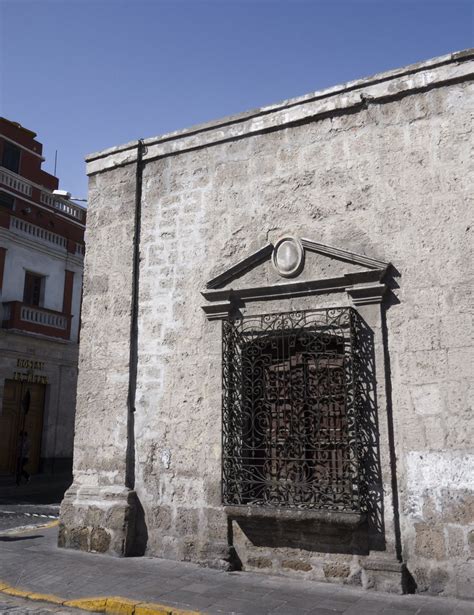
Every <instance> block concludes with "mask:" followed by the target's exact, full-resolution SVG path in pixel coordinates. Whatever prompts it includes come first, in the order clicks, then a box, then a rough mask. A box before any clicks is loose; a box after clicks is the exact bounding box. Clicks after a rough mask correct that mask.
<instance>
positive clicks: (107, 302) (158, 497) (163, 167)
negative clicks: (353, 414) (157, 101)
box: [63, 56, 474, 597]
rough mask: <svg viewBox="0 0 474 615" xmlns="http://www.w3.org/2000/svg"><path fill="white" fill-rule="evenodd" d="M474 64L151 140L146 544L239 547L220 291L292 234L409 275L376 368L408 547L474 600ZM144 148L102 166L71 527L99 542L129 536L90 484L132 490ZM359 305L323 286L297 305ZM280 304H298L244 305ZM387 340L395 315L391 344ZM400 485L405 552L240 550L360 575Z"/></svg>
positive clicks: (93, 192) (146, 203)
mask: <svg viewBox="0 0 474 615" xmlns="http://www.w3.org/2000/svg"><path fill="white" fill-rule="evenodd" d="M445 64H448V66H446V65H445ZM471 64H472V63H471V62H470V61H469V58H468V57H467V56H466V57H463V56H459V57H454V58H448V59H445V60H443V61H441V60H440V61H439V66H438V67H433V66H432V65H431V64H430V63H428V64H427V65H426V66H424V67H416V68H414V69H413V70H411V71H410V70H407V71H406V72H405V73H403V71H398V72H397V71H395V73H393V74H392V75H389V76H385V77H383V78H382V77H381V78H380V79H377V78H374V80H372V81H370V82H363V83H362V84H359V85H358V86H355V85H354V86H352V87H351V88H347V89H343V91H342V93H340V92H339V93H338V92H337V88H335V89H334V90H335V91H336V92H335V93H334V95H332V94H331V93H328V94H325V95H324V96H323V95H321V100H320V99H318V96H317V95H314V96H313V97H310V96H308V97H304V98H303V99H301V100H300V101H299V102H298V101H295V102H294V104H293V105H292V104H291V103H288V104H286V106H285V105H283V109H282V107H278V106H275V109H271V108H270V109H268V110H265V113H262V114H261V116H258V117H256V118H252V117H251V118H250V119H249V117H248V116H245V115H244V116H242V117H241V118H234V119H232V121H229V122H228V123H227V124H226V123H225V122H222V123H216V125H214V126H213V125H211V126H208V127H205V128H206V130H204V131H202V130H200V129H199V128H198V129H196V132H193V131H188V132H186V133H183V134H179V133H178V134H176V135H170V136H168V137H167V138H163V139H161V140H160V139H158V140H156V141H153V140H150V142H149V143H148V148H147V151H146V154H145V166H144V171H143V195H142V219H141V244H140V268H139V274H140V280H139V318H138V373H137V390H136V403H135V406H136V412H135V416H134V426H133V433H134V451H135V454H134V475H135V484H134V486H135V490H136V493H137V495H138V498H139V500H140V502H141V504H142V506H143V509H144V518H145V522H146V526H147V532H148V546H147V552H148V553H150V554H152V555H158V556H162V557H171V558H176V559H191V560H195V561H203V562H206V563H207V564H213V563H215V562H216V561H217V560H218V559H219V558H220V557H221V558H222V557H224V555H223V554H224V553H225V549H226V547H227V543H228V526H227V520H226V517H225V514H224V512H223V509H222V505H221V501H220V458H221V424H220V416H221V415H220V413H221V333H220V323H219V322H216V321H211V322H210V321H208V320H207V319H206V318H205V315H204V313H203V312H202V310H201V307H200V306H201V305H202V304H203V303H204V300H203V298H202V296H201V295H200V291H201V290H202V289H203V288H204V285H205V283H206V281H207V280H209V279H210V278H212V277H214V276H215V275H216V274H218V273H219V272H221V271H223V270H225V269H226V268H227V267H229V266H231V265H232V264H234V263H235V262H236V261H238V260H239V259H241V258H244V257H245V256H247V255H249V254H250V253H252V252H253V251H255V250H256V249H258V248H260V247H261V246H263V245H265V244H266V243H267V242H268V241H272V240H275V239H276V238H277V237H278V236H280V235H282V234H285V233H291V234H294V235H297V236H303V237H309V238H311V239H314V240H316V241H319V242H321V243H324V244H329V245H333V246H338V247H341V248H344V249H346V250H351V251H354V252H356V253H359V254H365V255H367V256H370V257H374V258H378V259H381V260H384V261H390V262H391V263H393V265H394V267H395V269H396V272H395V276H394V278H393V284H392V286H393V288H392V293H391V295H390V298H389V299H388V303H387V304H386V307H385V308H384V311H383V313H384V319H385V321H386V326H385V328H386V338H387V345H386V347H385V348H383V347H382V345H381V344H380V343H379V342H377V344H378V347H377V350H376V353H377V365H376V369H377V379H378V390H379V395H378V405H379V421H380V429H381V433H382V435H383V438H384V439H385V440H386V441H388V439H389V431H390V430H389V426H390V425H392V426H393V435H394V446H395V450H394V451H392V452H393V459H392V465H393V466H395V464H396V467H392V468H390V460H389V457H390V456H389V451H388V450H382V451H381V453H382V457H383V460H382V465H383V466H384V468H383V471H384V473H385V474H386V475H387V476H388V475H389V474H390V471H393V470H396V482H397V488H398V498H397V497H396V498H395V500H396V501H395V517H396V516H397V514H398V516H399V520H400V525H401V547H402V555H403V560H404V562H406V564H407V567H408V569H409V571H410V573H411V574H412V575H413V577H414V580H415V582H416V584H417V587H418V590H419V591H430V592H432V593H445V594H455V595H458V596H462V597H468V596H472V587H473V586H474V584H473V583H472V578H473V577H472V575H473V570H472V559H469V558H470V557H472V554H471V555H470V549H472V546H473V536H474V534H473V532H474V496H473V485H472V473H469V471H468V468H469V467H470V464H472V461H471V456H472V453H473V450H472V442H473V439H472V419H471V415H470V409H469V405H468V404H469V401H468V388H469V380H470V367H471V364H470V359H469V356H471V355H469V352H470V351H472V337H471V335H470V333H472V330H471V328H470V327H471V321H470V320H469V311H470V306H471V298H470V295H469V292H468V288H469V280H470V278H471V275H472V269H471V267H472V265H471V260H470V257H471V256H472V239H471V237H470V222H469V198H470V194H472V190H471V188H472V185H471V177H472V167H471V166H470V153H471V142H472V122H471V119H472V118H471V115H472V110H473V86H472V84H471V83H470V82H469V80H468V78H467V77H466V75H467V74H468V73H469V70H470V71H471V73H472V67H471V68H470V69H469V67H470V66H471ZM357 88H358V89H357ZM354 90H355V91H354ZM318 105H319V106H318ZM291 122H294V123H291ZM237 137H238V138H237ZM168 154H173V155H168ZM135 155H136V144H131V145H130V146H128V147H125V148H118V149H117V150H111V151H110V152H108V153H105V154H104V155H103V157H102V158H101V157H93V158H92V159H91V161H90V163H89V172H90V173H91V174H92V177H91V184H90V201H89V203H90V209H89V250H88V254H87V266H86V270H87V275H86V285H85V297H84V329H83V340H85V341H83V345H82V349H81V366H82V367H81V379H80V392H79V404H78V423H77V437H76V441H75V456H76V460H75V486H74V489H73V491H71V496H70V498H69V500H67V502H66V504H65V505H64V508H63V523H64V528H65V532H66V533H67V532H71V536H73V534H72V532H74V531H75V528H76V529H77V528H81V529H80V532H85V533H82V534H79V535H78V537H77V539H76V538H74V539H73V538H70V539H67V538H66V539H65V542H66V543H67V542H68V540H69V543H68V544H69V545H70V546H78V545H79V546H80V548H92V547H91V545H92V542H91V541H92V538H91V536H92V534H90V532H91V531H96V530H95V529H94V528H95V525H98V526H100V527H101V528H105V530H106V533H107V532H109V533H110V534H111V536H112V542H113V541H114V540H115V538H114V537H117V536H119V532H120V530H119V528H118V525H117V524H115V525H114V523H112V522H111V521H110V511H109V509H108V508H107V506H106V505H105V504H104V503H102V504H100V503H99V504H97V501H100V497H99V496H97V497H98V500H97V499H96V500H94V502H95V503H94V506H97V507H98V508H99V509H100V510H101V511H102V512H101V513H100V514H99V513H98V512H97V514H96V515H95V516H92V513H91V510H92V509H91V505H90V504H88V503H87V502H88V500H87V498H86V496H81V489H82V490H83V492H84V493H86V491H87V490H88V489H89V491H87V493H88V494H90V493H94V494H98V493H99V491H98V490H96V491H93V490H92V487H94V486H97V485H98V486H100V485H102V486H103V487H104V488H107V489H112V487H113V488H114V489H116V490H118V489H119V487H120V485H122V486H123V485H124V484H125V483H126V481H125V479H124V477H125V474H126V471H125V470H126V466H127V460H126V457H127V450H126V444H125V443H126V441H127V433H128V441H130V421H129V420H128V419H127V392H128V388H127V387H128V382H129V373H128V368H129V359H130V354H129V340H130V315H131V289H132V284H131V279H132V238H133V231H132V229H133V222H134V217H133V214H134V196H135V164H133V163H134V161H135ZM104 156H105V158H104ZM121 165H123V166H121ZM112 238H113V240H112ZM322 269H324V266H322ZM305 275H307V272H305V271H303V272H302V273H301V274H300V278H299V279H305ZM252 276H254V277H252ZM248 280H249V285H252V283H254V282H255V281H258V283H260V284H272V283H275V273H274V272H273V271H272V270H271V268H269V267H265V266H263V267H260V268H258V269H256V270H255V272H253V273H251V274H250V277H249V278H248ZM244 281H245V280H244ZM346 301H347V298H344V299H341V297H337V296H329V295H328V296H324V295H322V296H320V297H317V298H314V301H313V300H312V299H311V298H306V299H305V300H304V302H303V303H304V305H303V303H302V302H298V301H293V302H292V303H291V306H290V307H292V308H295V309H298V308H299V307H317V306H327V305H331V304H332V305H340V304H341V302H342V303H343V304H345V303H344V302H346ZM265 305H266V307H267V308H268V311H271V310H272V309H277V310H279V309H286V308H287V307H288V305H283V304H279V305H276V306H275V305H274V304H272V303H267V304H263V305H262V304H260V305H258V306H257V305H247V307H246V309H247V310H248V311H249V312H250V313H252V312H253V313H258V312H261V311H262V309H265ZM377 309H378V308H377ZM254 310H255V311H254ZM362 311H363V310H362ZM381 322H382V324H383V320H382V321H381ZM382 333H383V327H382V326H381V325H380V327H379V328H378V330H377V332H376V336H377V339H378V340H380V339H381V336H382ZM381 446H382V445H381ZM383 446H385V447H386V446H387V445H386V444H384V445H383ZM129 452H130V451H129ZM128 486H129V487H130V486H131V485H128ZM384 488H385V504H384V506H385V514H386V518H385V523H386V534H387V535H386V538H387V547H386V549H387V553H385V554H384V553H383V552H377V549H374V550H373V552H370V553H366V554H364V553H362V554H361V553H357V552H351V551H350V549H346V550H345V551H341V552H339V553H328V552H326V551H324V550H317V549H313V550H311V549H288V548H285V549H283V548H281V549H279V548H267V547H265V546H255V545H254V544H252V543H251V542H250V541H249V540H248V539H247V538H246V537H245V536H244V535H243V534H242V532H241V531H240V529H239V527H238V525H237V524H235V523H234V524H233V528H234V530H233V531H234V546H235V547H236V550H237V552H238V555H239V557H240V558H241V560H242V561H243V564H244V566H245V568H246V569H252V568H257V569H259V570H262V571H267V572H285V573H286V574H292V575H303V576H305V577H308V578H316V579H322V578H325V579H327V580H329V581H331V582H333V581H342V582H351V583H357V582H361V579H362V581H363V580H364V576H363V574H364V573H363V569H364V567H365V566H366V560H367V561H368V560H370V559H373V558H374V557H375V558H376V557H379V556H380V557H383V556H384V555H385V556H387V555H388V552H390V553H391V554H392V555H393V554H394V550H395V547H394V542H395V541H396V537H395V533H396V529H395V527H394V525H393V523H392V521H391V518H390V514H391V513H390V506H391V501H392V493H391V488H392V486H391V484H390V481H388V482H387V483H385V484H384ZM395 495H397V494H395ZM87 497H92V496H90V495H88V496H87ZM94 497H96V496H94ZM81 498H82V499H81ZM101 506H102V508H100V507H101ZM397 507H398V513H397ZM107 511H109V512H107ZM101 515H102V516H101ZM105 515H109V516H108V517H106V516H105ZM107 519H109V520H107ZM87 528H89V529H87ZM78 531H79V530H78ZM87 532H89V533H87ZM117 540H118V539H117ZM104 550H107V548H105V549H104ZM361 575H362V576H361Z"/></svg>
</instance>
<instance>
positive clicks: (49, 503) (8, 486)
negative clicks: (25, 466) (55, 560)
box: [0, 475, 70, 532]
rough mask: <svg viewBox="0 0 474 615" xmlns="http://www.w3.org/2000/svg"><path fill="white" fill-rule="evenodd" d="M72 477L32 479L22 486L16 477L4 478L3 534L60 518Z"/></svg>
mask: <svg viewBox="0 0 474 615" xmlns="http://www.w3.org/2000/svg"><path fill="white" fill-rule="evenodd" d="M69 482H70V477H69V476H62V475H59V476H41V475H37V476H32V477H31V481H30V482H29V483H23V484H21V485H19V486H17V485H16V484H15V478H14V477H13V476H2V477H0V532H3V531H5V530H10V529H12V528H17V527H25V526H29V525H37V524H38V523H47V522H49V521H52V520H53V519H57V518H58V515H59V504H60V502H61V499H62V497H63V494H64V491H65V489H66V488H67V486H68V484H69Z"/></svg>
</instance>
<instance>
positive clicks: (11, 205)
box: [0, 190, 15, 211]
mask: <svg viewBox="0 0 474 615" xmlns="http://www.w3.org/2000/svg"><path fill="white" fill-rule="evenodd" d="M0 206H1V207H5V208H6V209H11V210H12V211H13V210H14V209H15V197H14V196H12V195H11V194H8V193H6V192H2V191H1V190H0Z"/></svg>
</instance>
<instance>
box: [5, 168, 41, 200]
mask: <svg viewBox="0 0 474 615" xmlns="http://www.w3.org/2000/svg"><path fill="white" fill-rule="evenodd" d="M0 184H3V185H4V186H7V187H8V188H11V189H12V190H16V191H17V192H20V193H21V194H24V195H25V196H31V192H32V190H33V186H32V185H31V184H30V183H28V182H26V181H23V179H22V178H21V177H20V175H17V174H16V173H13V172H12V171H7V169H4V168H3V167H2V168H0Z"/></svg>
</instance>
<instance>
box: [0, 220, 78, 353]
mask: <svg viewBox="0 0 474 615" xmlns="http://www.w3.org/2000/svg"><path fill="white" fill-rule="evenodd" d="M0 246H1V247H3V248H6V250H7V252H6V257H5V268H4V273H3V287H2V289H1V290H0V302H3V301H23V291H24V285H25V273H26V272H27V271H29V272H32V273H36V274H38V275H41V276H44V277H45V283H44V289H43V292H42V304H41V307H44V308H47V309H49V310H55V311H57V312H62V309H63V298H64V280H65V271H66V269H67V270H69V271H73V272H74V281H73V294H72V306H71V313H72V315H73V318H72V321H71V341H74V342H77V339H78V334H79V320H80V312H81V288H82V270H83V263H82V257H77V256H75V255H71V254H69V253H67V252H66V251H65V250H55V249H53V248H49V247H46V246H44V245H42V244H41V243H40V242H35V241H32V240H27V239H24V238H20V237H17V236H15V235H14V234H13V233H11V232H10V231H5V230H4V229H0Z"/></svg>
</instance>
